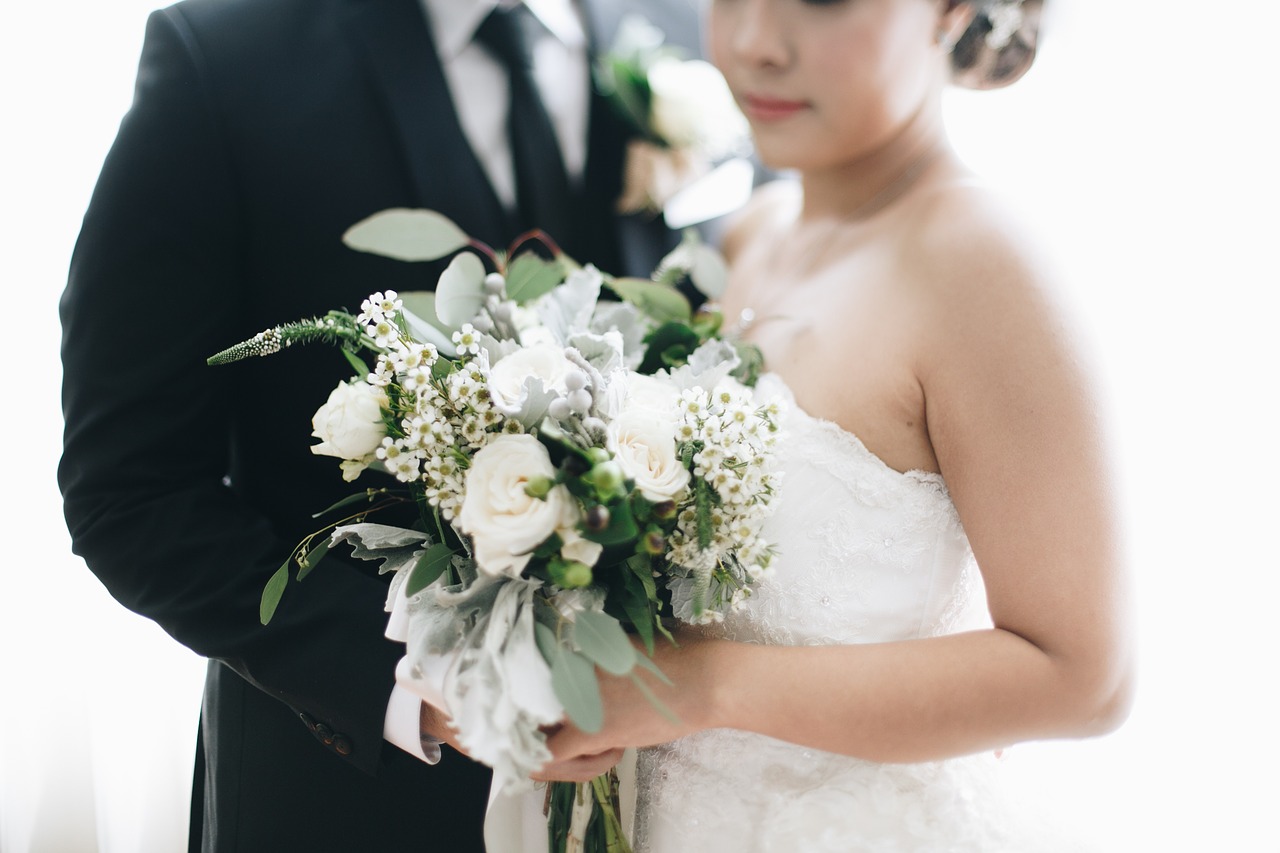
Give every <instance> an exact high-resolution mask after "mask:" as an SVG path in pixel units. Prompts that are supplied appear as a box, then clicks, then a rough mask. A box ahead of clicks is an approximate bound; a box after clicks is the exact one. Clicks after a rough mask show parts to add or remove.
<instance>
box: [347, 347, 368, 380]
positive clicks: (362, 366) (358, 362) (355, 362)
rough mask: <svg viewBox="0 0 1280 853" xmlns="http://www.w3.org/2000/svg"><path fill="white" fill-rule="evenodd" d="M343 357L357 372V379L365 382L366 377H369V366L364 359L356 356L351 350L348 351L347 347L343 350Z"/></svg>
mask: <svg viewBox="0 0 1280 853" xmlns="http://www.w3.org/2000/svg"><path fill="white" fill-rule="evenodd" d="M342 355H343V357H344V358H346V360H347V364H349V365H351V369H352V370H354V371H355V372H356V377H357V378H359V379H362V380H363V379H364V378H365V377H366V376H368V375H369V365H368V364H367V363H366V362H365V360H364V359H363V358H361V357H360V356H358V355H356V354H355V353H353V352H352V351H351V350H349V349H346V348H345V347H344V348H343V350H342Z"/></svg>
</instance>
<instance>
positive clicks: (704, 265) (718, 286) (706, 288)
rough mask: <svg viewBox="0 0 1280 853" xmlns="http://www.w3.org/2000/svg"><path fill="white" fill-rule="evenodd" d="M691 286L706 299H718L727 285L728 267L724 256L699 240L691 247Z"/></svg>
mask: <svg viewBox="0 0 1280 853" xmlns="http://www.w3.org/2000/svg"><path fill="white" fill-rule="evenodd" d="M689 278H690V279H691V280H692V281H693V286H694V287H696V288H698V290H699V292H701V293H702V295H703V296H705V297H707V298H708V299H711V300H715V299H719V298H720V295H721V294H723V293H724V291H725V288H726V287H728V285H729V268H728V267H727V266H725V262H724V257H723V256H722V255H721V254H720V253H719V252H717V251H716V250H715V249H713V248H711V247H710V246H708V245H706V244H704V243H701V242H699V243H698V245H697V246H695V247H694V248H693V264H692V265H691V266H690V267H689Z"/></svg>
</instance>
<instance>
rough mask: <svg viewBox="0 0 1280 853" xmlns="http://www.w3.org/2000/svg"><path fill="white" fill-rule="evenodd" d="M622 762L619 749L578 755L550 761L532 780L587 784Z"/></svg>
mask: <svg viewBox="0 0 1280 853" xmlns="http://www.w3.org/2000/svg"><path fill="white" fill-rule="evenodd" d="M621 760H622V750H621V749H608V750H605V751H604V752H599V753H596V754H594V755H579V756H575V757H573V758H569V759H564V760H554V759H553V760H552V761H551V762H550V763H548V764H547V765H545V766H544V767H543V768H542V769H541V770H539V771H538V772H537V773H535V774H533V778H534V779H536V780H537V781H539V782H589V781H591V780H592V779H594V778H596V777H597V776H599V775H601V774H602V773H605V772H607V771H608V770H609V768H611V767H613V766H614V765H615V764H617V763H618V762H619V761H621Z"/></svg>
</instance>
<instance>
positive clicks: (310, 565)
mask: <svg viewBox="0 0 1280 853" xmlns="http://www.w3.org/2000/svg"><path fill="white" fill-rule="evenodd" d="M332 544H333V540H332V539H330V538H329V537H328V536H326V537H324V539H322V540H321V541H320V544H319V545H317V546H316V547H314V548H312V549H311V550H310V551H308V552H307V556H305V557H303V558H302V559H301V560H299V561H298V580H302V579H303V578H305V577H306V576H307V575H309V574H311V570H312V569H314V568H315V567H316V566H318V565H320V561H321V560H323V559H324V557H325V555H326V554H328V553H329V546H331V545H332Z"/></svg>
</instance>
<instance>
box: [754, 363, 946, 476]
mask: <svg viewBox="0 0 1280 853" xmlns="http://www.w3.org/2000/svg"><path fill="white" fill-rule="evenodd" d="M756 389H757V393H760V394H762V395H763V396H765V397H766V398H768V397H780V398H782V400H783V401H784V402H785V403H786V404H787V406H788V407H789V408H790V409H791V412H792V416H793V417H799V418H802V419H804V420H805V421H807V422H808V423H809V424H811V425H813V426H814V427H816V428H818V429H821V430H822V431H823V432H825V433H828V434H830V435H832V436H833V437H835V438H836V439H838V440H839V441H841V442H843V443H844V444H846V445H847V446H848V447H849V448H850V449H851V450H852V451H853V452H854V454H855V455H856V456H860V457H863V458H864V459H866V460H867V461H868V462H870V463H871V464H872V465H873V466H874V467H876V468H878V469H880V470H882V471H883V472H884V473H885V474H887V475H889V476H891V477H897V478H900V479H902V480H904V481H907V482H910V483H921V484H924V485H927V486H929V487H930V488H931V489H934V490H937V489H939V488H940V489H942V490H943V492H944V493H945V492H946V488H947V483H946V480H945V479H944V478H943V476H942V474H940V473H938V472H936V471H926V470H924V469H923V468H909V469H907V470H906V471H899V470H898V469H897V468H894V467H893V466H892V465H890V464H889V463H888V462H886V461H884V459H883V458H882V457H881V456H880V455H879V454H877V453H876V452H875V451H873V450H871V448H869V447H867V445H866V442H864V441H863V440H862V439H861V438H859V437H858V434H857V433H855V432H852V431H851V430H848V429H845V428H844V427H842V426H841V425H840V424H838V423H836V422H835V421H833V420H831V419H829V418H824V417H820V416H818V415H815V414H813V413H811V412H810V411H809V410H808V409H806V408H805V407H804V406H801V405H800V403H799V402H797V400H796V397H795V393H794V392H793V391H792V390H791V387H790V386H789V385H787V383H786V381H785V380H783V379H782V377H780V376H779V375H778V374H776V373H765V374H763V375H761V377H760V381H759V382H758V383H757V385H756Z"/></svg>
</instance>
